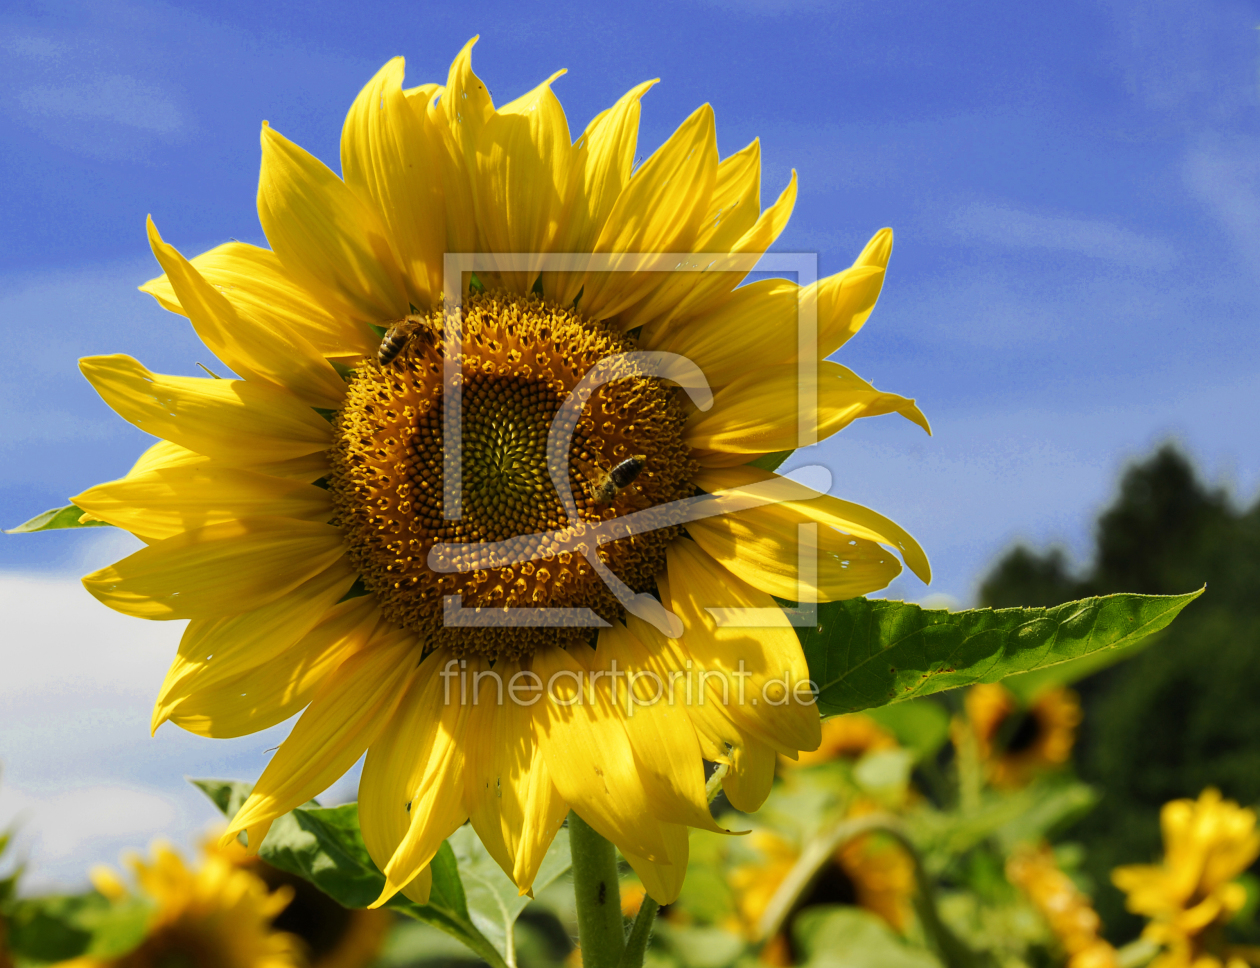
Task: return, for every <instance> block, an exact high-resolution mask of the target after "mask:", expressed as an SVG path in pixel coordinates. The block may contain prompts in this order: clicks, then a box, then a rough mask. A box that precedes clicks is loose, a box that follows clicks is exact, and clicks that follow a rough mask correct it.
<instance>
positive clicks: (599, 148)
mask: <svg viewBox="0 0 1260 968" xmlns="http://www.w3.org/2000/svg"><path fill="white" fill-rule="evenodd" d="M658 81H659V78H657V79H656V80H651V81H645V82H644V83H642V84H639V85H637V86H635V87H633V88H631V89H630V90H629V91H627V92H626V93H625V94H623V95H622V96H621V97H620V98H619V99H618V100H617V103H616V104H614V105H613V106H612V107H611V108H608V109H607V110H604V111H601V112H600V113H599V114H597V115H596V116H595V117H594V118H593V119H592V120H591V123H590V124H588V125H587V126H586V130H585V131H584V132H582V136H581V137H580V138H578V140H577V142H576V143H575V144H574V145H573V162H572V171H573V174H572V177H571V178H570V179H569V200H568V203H567V205H566V211H567V213H568V214H567V216H566V219H565V224H564V225H563V226H562V228H561V241H560V242H559V243H557V251H559V252H590V251H591V249H592V247H593V246H594V244H595V240H596V239H597V238H599V233H600V230H601V229H602V228H603V227H604V223H605V222H606V221H607V220H608V215H609V213H610V212H611V211H612V210H613V206H614V205H615V204H616V202H617V199H618V197H619V196H620V195H621V192H622V189H624V188H625V186H626V183H627V182H629V181H630V173H631V172H632V171H633V170H634V149H635V144H636V142H637V140H638V133H639V114H640V105H639V101H640V99H641V98H642V97H643V95H644V94H646V93H647V92H648V91H649V90H650V89H651V88H652V87H653V86H654V85H655V84H657V83H658ZM581 284H582V276H581V273H577V274H575V273H544V274H543V292H544V293H546V294H547V295H548V296H549V297H551V298H554V299H555V301H556V302H557V303H559V304H560V305H561V306H568V305H571V304H572V303H573V300H574V299H575V298H576V297H577V294H578V290H579V289H580V288H581ZM553 294H554V295H553Z"/></svg>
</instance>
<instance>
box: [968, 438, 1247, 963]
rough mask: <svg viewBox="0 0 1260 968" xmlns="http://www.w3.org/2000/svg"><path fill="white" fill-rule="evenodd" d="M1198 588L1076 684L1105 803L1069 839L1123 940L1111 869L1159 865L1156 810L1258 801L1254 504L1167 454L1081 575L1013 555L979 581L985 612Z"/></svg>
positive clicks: (1089, 763) (1036, 557)
mask: <svg viewBox="0 0 1260 968" xmlns="http://www.w3.org/2000/svg"><path fill="white" fill-rule="evenodd" d="M1205 583H1206V584H1207V586H1208V590H1207V593H1206V594H1205V595H1204V596H1203V597H1202V598H1201V599H1200V600H1199V601H1198V602H1196V603H1195V606H1194V607H1193V608H1192V609H1189V610H1188V611H1187V612H1186V613H1185V614H1184V615H1182V616H1181V617H1180V618H1179V619H1178V621H1177V622H1175V623H1174V624H1173V625H1172V626H1171V627H1170V628H1169V629H1167V630H1166V631H1164V632H1163V633H1162V634H1161V636H1160V637H1159V638H1158V640H1157V641H1155V642H1154V643H1153V644H1152V645H1151V646H1150V648H1148V649H1145V650H1144V651H1143V652H1142V654H1140V655H1137V656H1135V657H1134V658H1133V659H1132V661H1129V662H1124V663H1121V664H1119V665H1116V666H1114V667H1113V668H1111V669H1108V670H1107V671H1105V672H1102V673H1101V674H1099V675H1097V676H1095V677H1093V678H1091V679H1088V680H1085V681H1084V682H1081V683H1080V684H1078V686H1077V689H1078V691H1079V692H1080V694H1081V698H1082V702H1083V705H1084V710H1085V722H1084V729H1083V735H1082V743H1081V746H1082V748H1081V751H1080V753H1079V754H1078V769H1079V771H1080V775H1081V777H1082V778H1083V779H1084V780H1086V781H1087V782H1089V783H1092V784H1094V785H1095V786H1096V787H1097V788H1098V789H1099V791H1100V793H1101V794H1102V798H1101V800H1100V802H1099V804H1098V807H1097V808H1096V809H1095V810H1094V811H1093V812H1092V813H1091V814H1090V816H1088V817H1087V818H1085V820H1084V821H1083V822H1082V824H1081V826H1080V828H1079V829H1078V830H1077V831H1076V836H1077V837H1078V838H1079V839H1080V840H1081V842H1082V843H1083V845H1084V846H1085V851H1086V854H1085V861H1084V869H1085V870H1086V871H1087V872H1088V874H1089V875H1090V877H1091V878H1092V880H1093V881H1094V882H1095V883H1097V884H1098V885H1099V891H1098V897H1097V901H1098V906H1099V911H1100V913H1101V914H1102V916H1103V920H1104V922H1105V923H1106V924H1107V927H1108V930H1109V934H1110V936H1111V937H1112V938H1113V940H1125V939H1127V938H1131V937H1133V936H1134V935H1136V934H1137V932H1138V930H1139V929H1140V927H1141V922H1140V921H1139V920H1138V919H1137V918H1134V917H1132V916H1131V915H1127V914H1126V913H1125V911H1124V907H1123V898H1122V896H1121V895H1120V893H1119V892H1118V891H1116V890H1115V889H1114V888H1113V887H1111V885H1110V880H1109V872H1110V870H1111V869H1112V868H1113V867H1115V866H1117V865H1119V864H1124V863H1131V862H1133V861H1137V860H1150V859H1153V858H1154V857H1156V856H1158V854H1159V849H1160V829H1159V811H1160V808H1161V807H1162V805H1163V804H1164V803H1166V802H1168V801H1170V800H1175V799H1178V798H1181V797H1194V796H1197V795H1198V793H1199V791H1201V790H1202V789H1204V788H1205V787H1209V786H1215V787H1219V788H1220V789H1221V791H1222V792H1223V793H1224V795H1225V796H1228V797H1232V798H1234V799H1237V800H1239V801H1241V802H1243V803H1255V802H1257V801H1260V702H1257V700H1256V697H1257V696H1260V503H1258V504H1255V505H1253V506H1252V507H1251V508H1249V509H1247V510H1240V509H1238V508H1236V507H1235V506H1234V505H1233V504H1232V503H1231V501H1230V500H1229V498H1228V496H1227V495H1226V494H1225V493H1224V492H1223V491H1221V490H1212V489H1209V488H1208V487H1206V486H1205V485H1204V484H1203V483H1202V482H1201V481H1200V479H1199V478H1198V476H1197V475H1196V473H1195V471H1194V468H1193V467H1192V466H1191V464H1190V463H1189V461H1188V460H1187V459H1186V458H1185V457H1184V456H1182V455H1181V454H1180V453H1179V452H1178V451H1176V450H1175V449H1173V448H1171V447H1165V448H1163V449H1162V450H1160V451H1159V452H1158V453H1156V454H1155V455H1154V456H1152V457H1151V458H1149V459H1148V460H1146V461H1145V462H1143V463H1141V464H1139V465H1137V466H1135V467H1133V468H1131V469H1130V470H1129V471H1128V472H1127V473H1126V474H1125V475H1124V477H1123V479H1122V481H1121V484H1120V489H1119V493H1118V495H1117V496H1116V498H1115V500H1114V502H1113V503H1112V505H1111V507H1110V508H1108V509H1107V510H1106V511H1105V512H1103V514H1102V515H1101V516H1100V517H1099V520H1098V524H1097V527H1096V537H1095V552H1094V557H1093V560H1092V561H1091V562H1090V563H1089V564H1088V566H1087V567H1086V568H1085V569H1084V570H1083V571H1082V572H1081V573H1079V574H1077V573H1074V572H1073V571H1072V569H1071V568H1070V567H1069V563H1068V561H1067V559H1066V557H1065V555H1064V554H1063V553H1062V552H1061V551H1058V550H1051V551H1048V552H1046V553H1042V554H1039V553H1035V552H1033V551H1031V550H1029V549H1027V548H1016V549H1015V550H1013V551H1011V552H1010V553H1009V554H1008V555H1007V556H1006V557H1005V558H1004V559H1003V560H1002V561H1001V562H1000V563H999V564H998V565H997V566H996V567H995V568H994V570H993V571H992V572H991V573H990V575H989V576H988V578H987V579H986V580H985V581H984V583H983V585H982V586H981V592H980V598H981V603H982V604H985V605H992V606H994V607H1007V606H1015V605H1026V606H1027V605H1041V606H1050V605H1055V604H1057V603H1059V602H1065V601H1070V600H1075V599H1077V598H1080V597H1081V596H1083V595H1101V594H1106V593H1108V592H1114V591H1120V590H1124V591H1126V592H1145V593H1148V594H1166V593H1169V592H1174V591H1184V590H1185V589H1187V588H1197V587H1200V586H1202V585H1203V584H1205ZM1018 681H1019V680H1018V679H1015V680H1012V681H1011V682H1012V685H1014V684H1015V683H1017V682H1018ZM1250 940H1252V941H1260V934H1257V935H1256V936H1255V937H1253V938H1251V939H1250Z"/></svg>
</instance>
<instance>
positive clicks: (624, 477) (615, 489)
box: [593, 454, 647, 504]
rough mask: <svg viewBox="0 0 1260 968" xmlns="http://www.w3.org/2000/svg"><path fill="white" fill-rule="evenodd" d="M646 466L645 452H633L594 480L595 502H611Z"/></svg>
mask: <svg viewBox="0 0 1260 968" xmlns="http://www.w3.org/2000/svg"><path fill="white" fill-rule="evenodd" d="M646 466H647V455H646V454H635V455H634V456H633V457H628V458H626V459H625V460H623V461H622V462H621V463H620V464H618V465H617V466H616V467H614V468H613V469H612V470H610V471H609V472H608V473H607V474H604V475H603V476H602V477H600V479H599V480H598V481H596V482H595V486H594V488H593V491H594V494H595V503H596V504H611V503H612V502H613V501H614V500H615V499H616V497H617V495H618V494H620V493H621V492H622V491H624V490H625V489H626V488H627V487H629V486H630V485H631V484H633V483H634V479H635V478H636V477H638V476H639V473H640V472H641V471H642V470H643V468H644V467H646Z"/></svg>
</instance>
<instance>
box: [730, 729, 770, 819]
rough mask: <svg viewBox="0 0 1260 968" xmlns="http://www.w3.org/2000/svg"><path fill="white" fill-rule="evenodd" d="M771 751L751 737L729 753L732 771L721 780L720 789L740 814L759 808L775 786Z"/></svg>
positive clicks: (768, 747) (745, 738) (746, 737)
mask: <svg viewBox="0 0 1260 968" xmlns="http://www.w3.org/2000/svg"><path fill="white" fill-rule="evenodd" d="M774 763H775V755H774V750H773V749H772V748H771V747H770V746H768V745H766V744H765V743H762V742H760V741H759V740H757V739H756V738H754V737H751V736H745V737H744V741H743V742H742V743H741V744H740V745H738V746H736V747H735V748H733V749H732V750H731V768H730V769H729V770H728V771H727V773H726V776H724V777H722V790H723V791H724V792H725V793H726V799H728V800H730V801H731V806H732V807H734V808H735V809H736V810H739V811H741V812H742V813H753V812H755V811H757V810H760V809H761V805H762V804H763V803H765V802H766V797H768V796H769V795H770V787H771V786H773V785H774Z"/></svg>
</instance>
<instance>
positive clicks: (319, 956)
mask: <svg viewBox="0 0 1260 968" xmlns="http://www.w3.org/2000/svg"><path fill="white" fill-rule="evenodd" d="M203 846H204V849H205V851H206V852H207V853H211V854H216V855H218V856H221V857H223V858H224V859H225V860H227V861H228V862H229V863H230V864H233V865H234V866H236V867H237V868H239V869H241V870H245V871H248V872H249V873H251V874H253V875H254V876H255V877H257V878H258V879H259V880H261V881H262V882H263V883H264V884H266V885H267V887H268V888H270V889H271V890H273V891H279V890H281V889H283V890H285V891H287V892H289V894H290V896H291V898H292V900H290V901H289V903H288V904H287V905H285V908H284V910H283V911H281V912H280V913H279V914H278V915H277V916H276V919H275V921H274V922H273V926H274V927H275V928H276V930H278V931H285V932H287V933H289V934H291V935H294V936H296V937H297V938H299V939H300V940H301V942H302V952H303V954H304V955H305V964H306V965H307V966H308V968H365V966H367V965H370V964H372V962H374V961H375V960H376V957H377V956H378V955H379V954H380V953H381V948H382V947H383V946H384V943H385V936H386V934H388V932H389V929H390V927H392V926H393V924H394V916H393V915H392V914H390V913H389V912H388V911H381V910H376V911H372V910H365V909H360V910H350V909H347V908H344V907H342V906H341V905H340V904H338V903H337V902H336V901H334V900H333V899H332V898H330V897H329V896H328V895H327V894H325V893H324V892H323V891H321V890H319V889H318V888H317V887H315V886H314V885H313V884H311V882H310V881H307V880H304V879H302V878H301V877H298V876H296V875H294V874H290V873H289V872H288V871H282V870H280V868H278V867H272V866H271V865H270V864H268V863H267V862H266V861H264V860H263V859H262V858H260V857H258V856H257V855H254V854H250V853H249V851H247V850H246V849H245V848H244V847H243V846H242V845H241V844H240V843H239V841H237V840H231V841H228V842H227V843H226V844H224V843H222V842H221V841H219V839H218V838H215V840H214V841H213V842H211V843H207V844H205V845H203Z"/></svg>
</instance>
